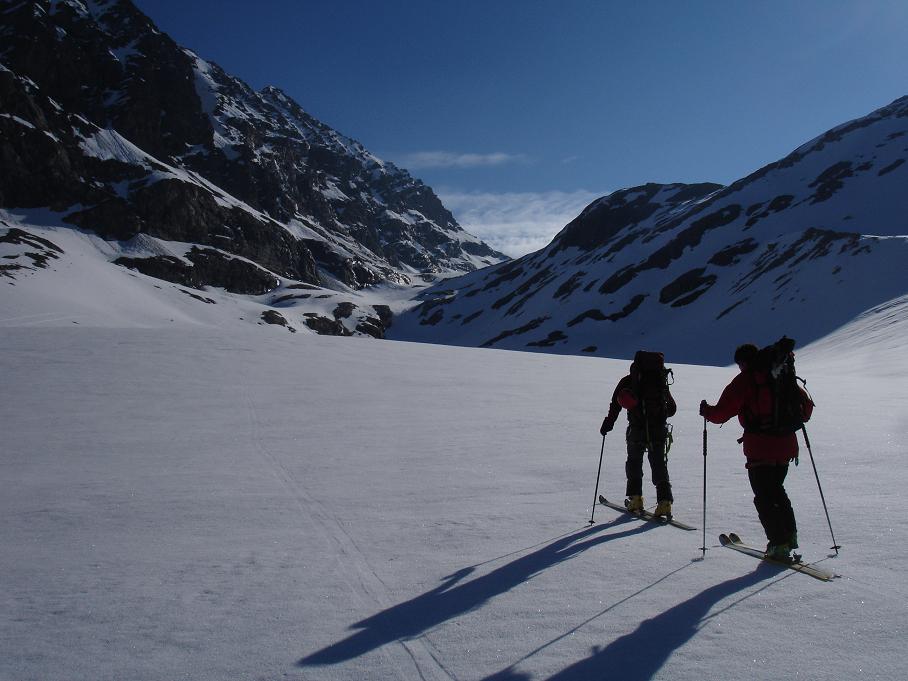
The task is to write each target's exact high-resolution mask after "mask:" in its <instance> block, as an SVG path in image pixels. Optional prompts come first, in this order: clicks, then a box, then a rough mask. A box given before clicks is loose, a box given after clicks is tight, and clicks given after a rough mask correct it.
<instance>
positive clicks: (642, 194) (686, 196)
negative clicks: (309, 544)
mask: <svg viewBox="0 0 908 681" xmlns="http://www.w3.org/2000/svg"><path fill="white" fill-rule="evenodd" d="M906 140H908V97H904V98H901V99H899V100H896V101H895V102H893V103H892V104H890V105H889V106H886V107H883V108H882V109H879V110H878V111H875V112H873V113H871V114H869V115H868V116H866V117H864V118H862V119H859V120H857V121H852V122H850V123H847V124H845V125H842V126H839V127H837V128H835V129H833V130H830V131H829V132H827V133H825V134H823V135H821V136H820V137H817V138H816V139H814V140H812V141H810V142H808V143H806V144H804V145H803V146H801V147H800V148H799V149H797V150H795V151H794V152H792V153H791V154H789V155H788V156H787V157H785V158H784V159H782V160H780V161H778V162H776V163H773V164H770V165H768V166H766V167H765V168H762V169H760V170H759V171H757V172H755V173H753V174H751V175H750V176H748V177H746V178H743V179H741V180H739V181H737V182H735V183H733V184H732V185H730V186H728V187H722V186H721V185H716V184H697V185H680V184H671V185H659V184H646V185H643V186H640V187H633V188H630V189H623V190H620V191H617V192H615V193H613V194H611V195H609V196H606V197H603V198H601V199H598V200H597V201H594V202H593V203H592V204H590V205H589V206H587V208H586V209H584V210H583V212H582V213H581V214H580V215H579V216H578V217H577V218H575V219H574V220H572V221H571V222H570V223H569V224H568V225H566V226H565V228H564V229H563V230H562V231H561V233H559V234H558V235H557V236H556V237H555V238H554V239H553V241H552V242H551V243H550V244H549V245H548V246H547V247H546V248H544V249H542V250H541V251H539V252H537V253H532V254H529V255H527V256H524V257H523V258H520V259H519V260H515V261H511V262H507V263H503V264H500V265H497V266H493V267H490V268H487V269H485V270H482V271H479V272H475V273H472V274H468V275H465V276H463V277H460V278H458V279H454V280H449V281H446V282H444V283H443V284H439V285H438V286H436V287H434V288H433V289H430V290H428V291H426V292H424V293H423V294H422V296H421V297H422V298H423V300H424V302H423V303H422V304H421V305H420V306H419V307H417V308H415V309H414V310H413V311H411V312H409V313H407V314H405V315H403V316H401V317H399V318H398V319H396V320H395V326H394V329H393V330H392V331H391V332H390V334H389V335H390V336H391V337H393V338H398V339H402V340H418V341H429V342H442V343H456V344H461V345H472V346H487V347H495V348H507V349H524V350H543V351H545V352H559V353H576V354H581V353H586V354H592V353H594V354H601V355H604V356H608V357H622V356H623V357H632V356H633V354H634V352H635V350H637V349H659V350H662V351H664V352H665V353H666V356H667V357H671V359H672V361H690V362H707V363H716V364H725V363H728V362H730V354H729V353H730V352H731V351H732V350H733V348H734V347H735V346H736V345H738V344H740V343H743V342H757V343H760V342H769V341H772V340H775V339H776V338H778V337H779V336H781V335H782V334H783V333H787V334H789V335H790V336H793V337H795V338H797V339H798V341H799V342H801V343H805V342H807V341H810V340H812V339H815V338H818V337H820V336H822V335H824V334H825V333H828V332H830V331H832V330H834V329H835V328H837V327H839V326H841V325H843V324H845V323H847V322H848V321H850V320H851V319H852V318H854V317H855V316H856V315H858V314H860V313H862V312H863V311H864V310H867V309H869V308H871V307H874V306H875V305H878V304H880V303H882V302H885V301H887V300H890V299H892V298H895V297H897V296H900V295H904V294H905V293H906V292H908V280H906V278H905V275H904V271H905V265H904V263H905V262H906V261H908V238H906V237H905V236H904V235H906V234H908V217H906V216H908V192H905V187H906V186H908V164H906V163H905V160H906V159H908V141H906ZM677 348H680V350H677ZM673 353H674V354H673ZM679 353H682V354H679Z"/></svg>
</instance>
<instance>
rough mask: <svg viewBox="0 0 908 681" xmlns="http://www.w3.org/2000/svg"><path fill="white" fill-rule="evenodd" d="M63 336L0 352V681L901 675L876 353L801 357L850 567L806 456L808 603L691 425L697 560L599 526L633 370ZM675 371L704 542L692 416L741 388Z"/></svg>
mask: <svg viewBox="0 0 908 681" xmlns="http://www.w3.org/2000/svg"><path fill="white" fill-rule="evenodd" d="M67 323H68V322H67ZM59 324H61V326H57V327H56V328H37V327H13V326H10V325H9V324H7V326H5V327H3V328H0V342H2V347H3V348H4V351H3V353H2V354H0V358H2V359H0V372H2V376H3V377H4V384H5V387H6V393H5V395H4V399H3V400H2V403H0V423H2V425H3V428H2V431H3V433H4V435H3V445H4V446H3V448H2V455H0V457H2V458H0V466H2V475H0V512H2V517H3V518H4V521H3V523H2V524H0V540H2V541H3V545H4V546H7V547H8V550H6V551H4V552H2V553H0V571H2V574H4V576H5V581H6V586H7V588H6V589H4V590H3V592H2V595H0V608H2V610H3V612H4V613H7V617H6V618H4V619H3V620H0V641H2V644H0V679H17V680H28V679H41V680H42V681H43V680H46V679H92V680H95V679H123V678H130V679H181V678H186V679H253V678H254V679H259V678H263V679H271V678H299V679H325V680H328V681H331V680H333V679H413V678H426V679H492V678H494V679H526V680H529V679H532V680H537V679H558V680H565V679H571V680H579V679H612V678H614V679H622V680H627V679H673V680H676V679H681V680H687V679H690V680H694V679H698V680H699V679H704V678H705V679H729V678H753V679H760V678H778V677H782V676H784V677H786V678H792V677H794V678H804V679H840V678H880V679H888V678H898V677H899V676H900V672H901V669H902V668H903V666H904V663H905V661H906V656H905V653H904V649H903V646H902V641H903V640H904V637H905V634H906V625H905V622H906V618H905V614H906V605H908V599H906V594H908V589H906V585H905V579H904V570H903V569H902V567H901V566H902V565H903V564H904V559H905V555H904V553H905V550H904V548H901V547H903V546H905V534H906V523H905V521H904V520H903V517H902V516H903V515H904V514H901V513H899V510H900V504H899V501H900V497H901V494H900V492H901V489H902V487H903V486H904V484H905V477H906V476H905V472H904V471H905V466H904V455H905V445H904V440H905V435H906V431H908V420H906V413H908V410H906V406H908V391H906V389H905V383H904V381H903V380H901V381H899V380H893V378H892V377H893V376H896V377H898V376H901V377H902V378H903V377H904V373H905V366H906V364H905V360H901V364H899V363H898V362H899V360H898V359H897V358H896V355H897V353H895V352H891V353H886V352H883V353H880V357H882V358H884V359H885V360H886V364H885V365H884V366H882V367H880V366H878V365H875V364H873V356H874V353H873V348H872V347H866V346H865V347H860V346H858V347H857V348H855V347H852V346H849V345H847V344H843V343H837V342H836V339H835V338H832V339H827V342H826V345H825V346H824V347H820V346H818V348H817V349H816V351H813V352H812V351H811V349H807V350H806V351H803V352H802V353H799V359H798V362H799V367H800V368H801V369H802V371H801V373H802V374H806V375H807V376H808V378H809V382H808V386H809V387H810V388H811V389H812V391H813V393H814V396H815V397H816V399H817V402H818V404H819V407H818V409H817V411H816V413H815V417H814V419H813V420H812V421H811V422H810V424H809V428H810V430H809V432H810V436H811V441H812V445H813V448H814V454H815V457H816V462H817V466H818V470H819V474H820V477H821V482H822V484H823V489H824V492H825V495H826V499H827V502H828V504H829V510H830V514H831V518H832V522H833V528H834V530H835V532H836V539H837V540H838V542H839V543H840V544H841V545H842V546H843V549H842V552H841V555H840V556H839V557H838V558H835V559H831V558H827V555H828V554H830V553H831V551H829V550H828V547H829V546H831V539H830V537H829V529H828V527H827V524H826V519H825V516H824V514H823V510H822V506H821V503H820V499H819V494H818V491H817V486H816V482H815V479H814V476H813V471H812V468H811V467H810V460H809V457H808V456H807V453H806V451H805V452H803V456H802V459H801V465H800V466H799V467H798V468H797V469H795V468H792V472H791V474H790V476H789V484H788V488H789V492H790V494H791V496H792V499H793V502H794V504H795V510H796V512H797V514H798V520H799V525H800V533H801V538H802V550H803V552H804V554H805V556H806V557H807V558H809V559H818V560H820V561H821V564H822V565H823V566H824V567H827V568H833V569H835V570H836V571H837V572H839V573H840V574H841V575H842V576H841V577H840V578H839V579H837V580H835V581H833V582H832V583H821V582H818V581H816V580H813V579H811V578H809V577H807V576H804V575H799V574H795V573H793V572H791V571H787V570H784V569H780V568H775V567H773V566H770V565H764V564H761V563H759V562H757V561H754V560H752V559H750V558H748V557H746V556H741V555H739V554H736V553H733V552H731V551H728V550H725V549H722V548H721V547H719V546H718V541H717V535H718V534H719V532H723V531H727V530H736V531H738V532H739V534H741V535H742V536H743V537H744V538H745V539H746V540H752V541H754V542H758V541H761V540H762V533H761V529H760V526H759V523H758V521H757V518H756V512H755V511H754V510H753V507H752V504H751V499H750V492H749V488H748V486H747V480H746V475H745V471H744V468H743V457H742V456H741V454H740V447H739V445H737V444H736V443H735V439H736V438H737V437H738V435H739V432H740V430H739V428H737V426H735V425H734V424H733V423H729V424H727V425H726V426H724V427H723V428H721V429H720V428H717V427H715V426H711V427H710V430H709V456H708V459H707V463H708V467H709V468H708V478H707V480H708V493H709V495H708V506H707V513H708V515H707V535H706V536H707V546H708V548H709V550H708V551H707V554H706V557H705V559H704V560H702V561H701V560H698V558H699V557H700V555H701V552H700V550H699V548H700V546H701V542H702V533H701V531H700V530H698V531H697V532H682V531H680V530H677V529H674V528H670V527H658V526H655V525H653V524H646V523H642V522H640V521H637V520H634V519H631V518H628V517H625V516H623V515H620V514H618V513H617V512H615V511H612V510H610V509H606V508H597V510H596V523H595V524H594V525H592V526H590V525H589V523H588V520H589V516H590V511H591V506H590V504H591V501H592V498H593V491H594V489H593V488H594V484H595V475H596V464H597V463H598V458H599V448H600V445H601V443H602V440H601V438H600V437H599V435H598V426H599V423H600V421H601V418H602V415H603V413H604V411H605V409H606V404H607V401H608V398H609V396H610V394H611V390H612V388H613V387H614V384H615V383H616V382H617V380H618V379H619V378H620V377H621V376H622V375H623V374H624V372H625V371H626V369H627V366H628V363H627V362H624V361H613V360H602V359H594V358H578V357H557V356H550V355H539V354H531V353H514V352H505V351H495V350H476V349H466V348H450V347H444V346H432V345H419V344H408V343H392V342H377V341H372V340H368V339H355V338H348V339H338V338H326V337H316V336H308V335H307V336H302V335H300V334H296V335H295V336H290V335H289V334H287V333H286V331H285V330H283V329H279V328H277V327H273V329H272V328H269V329H267V330H263V329H261V328H243V327H237V328H230V330H229V332H226V331H227V329H226V328H222V329H218V328H216V327H213V326H203V325H189V324H186V323H179V322H175V323H174V324H173V325H172V326H171V327H170V328H150V329H137V328H101V327H92V328H88V327H85V326H84V325H82V326H73V325H70V326H62V324H63V322H59ZM853 333H854V330H853V329H852V330H851V335H853ZM843 337H844V336H843ZM820 345H822V344H820ZM877 346H878V347H881V344H879V343H878V344H877ZM665 350H666V352H667V355H668V359H669V365H670V366H672V367H673V368H674V370H675V378H676V384H675V386H674V387H673V394H674V395H675V397H676V399H677V401H678V404H679V413H678V415H677V416H676V417H675V418H674V419H673V422H674V425H675V444H674V447H673V449H672V452H671V454H670V470H671V473H672V477H673V482H674V492H675V497H676V504H675V512H676V515H677V516H678V517H679V518H680V519H683V520H685V521H688V522H690V523H691V524H694V525H697V526H698V528H699V527H700V525H701V518H702V515H701V514H702V505H701V499H702V466H703V457H702V440H701V437H702V420H701V419H700V418H699V417H698V416H697V415H696V408H697V404H698V403H699V400H700V399H701V398H704V397H705V398H707V399H710V400H714V399H715V398H716V397H717V396H718V394H719V392H720V391H721V389H722V387H723V386H724V385H725V383H726V382H727V381H728V380H730V378H731V377H732V376H733V372H732V371H731V370H730V369H727V368H715V367H696V366H687V365H675V364H672V363H671V361H670V360H671V352H670V349H668V348H665ZM849 357H850V358H853V361H850V362H849V361H848V359H849ZM868 357H869V358H870V359H867V358H868ZM865 362H870V365H869V366H877V368H878V369H880V371H871V370H869V369H868V364H866V363H865ZM808 372H809V373H808ZM880 374H882V375H880ZM881 395H882V396H883V397H881ZM881 401H882V403H883V404H884V405H885V408H881V407H880V404H881ZM623 459H624V454H623V442H622V437H621V433H620V431H618V429H616V432H615V433H613V434H611V435H610V436H609V437H608V439H607V440H606V449H605V456H604V465H603V474H602V482H601V484H600V491H601V492H604V493H605V494H607V495H609V496H610V497H614V498H616V499H617V498H618V497H620V495H621V492H623ZM647 474H648V470H647ZM651 490H652V487H651V485H649V483H648V481H647V482H646V483H645V491H646V492H648V500H649V503H653V501H654V499H653V493H652V491H651ZM880 540H885V544H884V543H883V542H881V541H880Z"/></svg>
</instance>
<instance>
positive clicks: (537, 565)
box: [297, 518, 656, 667]
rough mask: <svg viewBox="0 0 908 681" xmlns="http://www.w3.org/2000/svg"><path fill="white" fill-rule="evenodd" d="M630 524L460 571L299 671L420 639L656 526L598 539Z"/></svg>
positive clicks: (368, 622) (361, 625) (367, 622)
mask: <svg viewBox="0 0 908 681" xmlns="http://www.w3.org/2000/svg"><path fill="white" fill-rule="evenodd" d="M628 522H633V521H632V520H630V519H626V518H619V519H618V520H616V521H614V522H611V523H607V524H604V525H596V526H593V527H589V528H586V529H583V530H580V531H578V532H572V533H570V534H568V535H566V536H562V537H559V538H557V539H556V540H555V541H552V542H551V543H548V544H546V545H545V546H543V547H542V548H541V549H539V550H537V551H533V552H532V553H529V554H527V555H525V556H522V557H520V558H517V559H516V560H513V561H511V562H510V563H507V564H506V565H503V566H501V567H499V568H496V569H494V570H492V571H491V572H489V573H487V574H485V575H482V576H481V577H477V578H475V579H472V580H470V581H468V582H463V583H460V584H458V582H460V581H461V580H462V579H464V578H465V577H467V575H469V574H471V573H472V572H473V571H474V570H475V569H476V567H477V566H475V565H474V566H471V567H466V568H463V569H461V570H458V571H457V572H455V573H454V574H452V575H449V576H448V577H446V578H445V579H444V581H443V582H442V583H441V584H440V585H439V586H438V587H436V588H434V589H432V590H431V591H427V592H426V593H424V594H421V595H419V596H417V597H416V598H413V599H412V600H409V601H406V602H404V603H399V604H397V605H395V606H393V607H390V608H388V609H387V610H383V611H382V612H380V613H378V614H376V615H373V616H372V617H369V618H367V619H364V620H362V621H360V622H357V623H356V624H354V625H352V626H351V627H350V628H351V629H359V631H357V632H356V633H355V634H351V635H350V636H348V637H347V638H345V639H344V640H342V641H338V642H337V643H334V644H332V645H330V646H328V647H326V648H323V649H322V650H319V651H318V652H315V653H313V654H311V655H308V656H306V657H304V658H303V659H301V660H300V661H299V662H298V663H297V666H300V667H307V666H315V665H327V664H337V663H340V662H344V661H346V660H351V659H353V658H355V657H358V656H360V655H364V654H365V653H368V652H370V651H372V650H375V649H376V648H379V647H381V646H383V645H385V644H388V643H392V642H394V641H399V640H406V639H410V638H413V637H415V636H419V635H420V634H422V633H424V632H425V631H427V630H429V629H431V628H432V627H435V626H438V625H439V624H441V623H442V622H445V621H447V620H449V619H451V618H453V617H457V616H458V615H462V614H463V613H465V612H469V611H470V610H473V609H475V608H477V607H479V606H481V605H482V604H484V603H485V602H486V601H488V600H490V599H492V598H493V597H495V596H497V595H499V594H503V593H505V592H507V591H509V590H510V589H512V588H514V587H516V586H518V585H520V584H522V583H523V582H525V581H527V580H528V579H531V578H532V577H534V576H535V575H537V574H539V573H540V572H542V571H544V570H546V569H548V568H550V567H552V566H553V565H557V564H558V563H561V562H563V561H565V560H568V559H569V558H572V557H573V556H575V555H577V554H578V553H580V552H582V551H585V550H586V549H590V548H592V547H594V546H598V545H599V544H604V543H606V542H610V541H613V540H615V539H621V538H623V537H629V536H632V535H635V534H640V533H641V532H646V531H647V530H649V529H652V528H654V527H656V526H655V525H654V524H652V523H634V528H633V529H629V530H625V531H622V532H615V533H612V534H604V535H602V534H599V533H601V532H602V531H603V530H606V529H608V528H610V527H615V526H618V525H623V524H627V523H628ZM595 535H599V536H595ZM487 562H488V561H487Z"/></svg>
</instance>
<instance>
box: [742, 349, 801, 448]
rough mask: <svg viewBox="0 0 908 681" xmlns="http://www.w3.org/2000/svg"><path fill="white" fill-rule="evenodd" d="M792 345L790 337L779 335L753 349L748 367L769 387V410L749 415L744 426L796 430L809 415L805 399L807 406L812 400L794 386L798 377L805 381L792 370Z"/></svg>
mask: <svg viewBox="0 0 908 681" xmlns="http://www.w3.org/2000/svg"><path fill="white" fill-rule="evenodd" d="M794 347H795V342H794V340H793V339H791V338H789V337H788V336H782V337H781V338H780V339H779V340H777V341H776V342H775V343H773V344H772V345H767V346H766V347H764V348H761V349H760V351H759V352H758V353H757V356H756V358H755V359H754V362H753V366H752V367H750V368H751V369H752V370H753V371H754V372H759V373H762V374H763V375H764V376H765V381H766V382H765V384H764V385H765V389H768V390H769V391H770V396H771V399H772V413H771V414H766V415H763V416H760V417H757V416H755V415H753V414H751V415H749V416H748V417H747V418H746V426H745V430H747V431H750V432H757V433H764V434H768V435H788V434H791V433H795V432H797V431H799V430H800V429H801V428H802V427H803V425H804V422H805V421H806V420H807V418H809V412H808V411H807V410H806V403H805V399H806V401H807V402H809V403H810V407H812V406H813V401H812V400H810V398H809V396H805V394H804V393H803V391H802V390H801V388H800V387H799V386H798V381H801V383H803V384H804V385H806V384H807V382H806V381H805V380H804V379H802V378H800V377H799V376H798V375H797V374H796V373H795V365H794Z"/></svg>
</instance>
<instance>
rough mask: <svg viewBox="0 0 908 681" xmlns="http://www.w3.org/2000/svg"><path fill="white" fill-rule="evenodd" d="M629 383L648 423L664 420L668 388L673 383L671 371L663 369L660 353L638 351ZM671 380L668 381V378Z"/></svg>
mask: <svg viewBox="0 0 908 681" xmlns="http://www.w3.org/2000/svg"><path fill="white" fill-rule="evenodd" d="M630 375H631V383H632V385H633V390H634V393H635V395H636V396H637V399H638V400H639V402H640V406H641V408H642V409H643V413H644V415H645V416H646V419H647V421H648V422H650V421H651V422H656V421H658V420H665V418H666V416H667V412H668V386H669V385H671V384H672V383H674V374H673V373H672V370H671V369H666V368H665V356H664V355H663V354H662V353H661V352H647V351H646V350H638V351H637V352H636V354H635V355H634V361H633V363H632V364H631V374H630ZM669 376H671V377H672V380H671V381H669V379H668V377H669Z"/></svg>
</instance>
